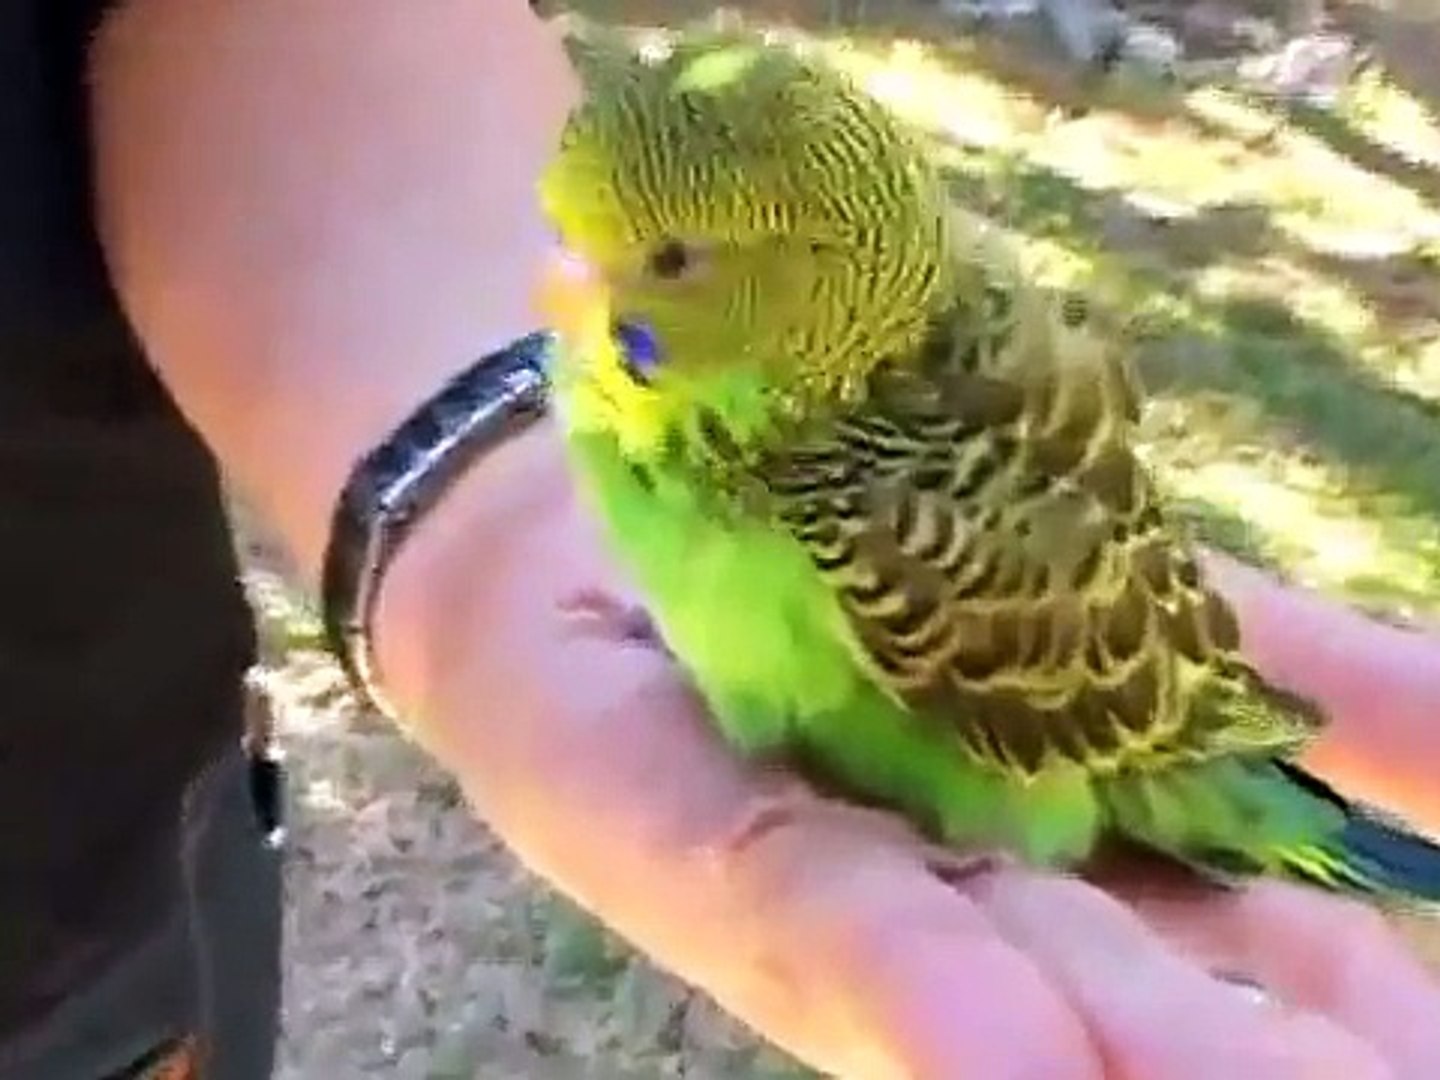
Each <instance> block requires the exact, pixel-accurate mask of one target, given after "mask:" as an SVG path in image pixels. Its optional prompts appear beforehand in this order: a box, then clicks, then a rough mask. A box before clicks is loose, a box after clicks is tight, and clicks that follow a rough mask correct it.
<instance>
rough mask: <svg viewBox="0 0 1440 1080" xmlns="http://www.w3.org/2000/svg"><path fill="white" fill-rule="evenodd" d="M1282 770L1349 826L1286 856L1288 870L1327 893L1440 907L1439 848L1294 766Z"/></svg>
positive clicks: (1286, 765)
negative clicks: (1328, 804)
mask: <svg viewBox="0 0 1440 1080" xmlns="http://www.w3.org/2000/svg"><path fill="white" fill-rule="evenodd" d="M1277 764H1278V765H1279V768H1280V770H1281V772H1283V773H1284V774H1285V776H1286V777H1287V778H1288V779H1289V780H1290V781H1291V782H1292V783H1294V784H1296V785H1297V786H1298V787H1301V788H1303V789H1305V790H1306V791H1308V792H1309V793H1311V794H1312V795H1315V796H1317V797H1320V798H1323V799H1326V800H1327V801H1330V802H1332V803H1335V804H1337V805H1339V806H1342V807H1343V808H1344V812H1345V824H1344V826H1343V828H1342V829H1341V830H1340V831H1339V833H1338V834H1336V835H1335V836H1334V838H1333V839H1331V840H1329V841H1328V842H1324V843H1320V844H1316V845H1314V846H1309V847H1304V848H1297V849H1294V850H1292V851H1288V852H1286V853H1285V855H1284V857H1283V866H1284V869H1285V870H1287V871H1288V872H1289V873H1290V874H1292V875H1293V876H1295V877H1297V878H1299V879H1301V880H1303V881H1306V882H1309V883H1310V884H1313V885H1319V886H1320V887H1322V888H1326V889H1331V890H1337V891H1340V892H1362V893H1370V894H1374V895H1376V896H1377V897H1379V898H1382V899H1383V898H1390V899H1396V900H1400V901H1406V900H1409V901H1420V902H1422V903H1425V904H1427V905H1429V904H1440V844H1437V843H1435V842H1434V841H1431V840H1428V839H1426V838H1425V837H1423V836H1421V835H1419V834H1418V833H1416V832H1413V831H1412V830H1410V829H1408V828H1406V827H1405V826H1404V825H1401V824H1398V823H1394V822H1391V821H1388V820H1386V819H1385V818H1384V817H1383V816H1381V815H1380V814H1379V813H1378V812H1376V811H1374V810H1371V809H1369V808H1368V807H1364V806H1361V805H1358V804H1357V803H1354V802H1350V801H1348V800H1346V799H1344V798H1343V797H1342V796H1341V795H1339V794H1338V793H1337V792H1335V791H1334V790H1333V789H1331V788H1330V787H1329V785H1327V784H1326V783H1324V781H1322V780H1320V779H1319V778H1318V777H1316V776H1313V775H1311V774H1310V773H1307V772H1305V771H1304V770H1303V769H1300V768H1298V767H1297V766H1295V765H1291V764H1286V763H1277Z"/></svg>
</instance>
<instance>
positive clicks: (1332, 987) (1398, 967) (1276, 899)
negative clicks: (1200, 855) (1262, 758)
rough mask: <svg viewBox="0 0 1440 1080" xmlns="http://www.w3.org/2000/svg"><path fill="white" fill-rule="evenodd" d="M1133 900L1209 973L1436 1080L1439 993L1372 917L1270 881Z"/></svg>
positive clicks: (1401, 1072) (1144, 893) (1405, 1073)
mask: <svg viewBox="0 0 1440 1080" xmlns="http://www.w3.org/2000/svg"><path fill="white" fill-rule="evenodd" d="M1131 898H1132V900H1133V902H1134V903H1135V904H1136V906H1137V908H1138V909H1139V910H1140V912H1141V913H1142V914H1143V915H1144V916H1145V917H1146V918H1147V919H1148V920H1149V921H1150V922H1151V923H1152V925H1154V926H1157V927H1159V928H1160V929H1162V930H1163V931H1164V932H1165V933H1166V934H1167V936H1169V937H1170V938H1171V939H1172V940H1174V941H1176V942H1179V943H1181V944H1182V945H1183V946H1184V947H1185V948H1186V949H1187V950H1189V951H1190V952H1191V953H1193V954H1194V955H1196V956H1198V957H1202V958H1203V960H1204V962H1205V963H1206V964H1207V965H1210V966H1215V967H1223V968H1225V969H1226V970H1234V971H1237V972H1240V973H1242V974H1244V975H1245V976H1247V977H1249V978H1252V979H1254V980H1255V981H1257V982H1259V983H1261V984H1263V985H1264V986H1265V987H1266V988H1267V989H1268V990H1270V991H1271V992H1273V993H1276V994H1278V995H1280V996H1281V997H1283V998H1285V999H1286V1000H1287V1001H1289V1002H1291V1003H1293V1004H1295V1005H1297V1006H1299V1007H1301V1008H1304V1009H1310V1010H1314V1011H1315V1012H1318V1013H1322V1014H1324V1015H1325V1016H1328V1017H1330V1018H1331V1019H1333V1020H1334V1021H1336V1022H1337V1023H1339V1024H1341V1025H1343V1026H1344V1027H1346V1028H1347V1029H1349V1030H1350V1031H1353V1032H1354V1033H1356V1034H1357V1035H1359V1036H1360V1037H1361V1038H1362V1039H1364V1040H1365V1041H1366V1042H1368V1043H1370V1044H1371V1045H1372V1046H1374V1047H1376V1048H1377V1049H1378V1050H1379V1051H1380V1052H1381V1053H1383V1054H1384V1055H1385V1057H1386V1059H1387V1060H1388V1061H1389V1062H1390V1064H1391V1066H1392V1067H1393V1068H1394V1069H1395V1071H1396V1075H1397V1076H1402V1077H1412V1076H1413V1077H1426V1078H1429V1077H1435V1076H1440V1023H1437V1022H1436V1017H1440V986H1437V985H1436V983H1435V982H1434V981H1433V980H1432V979H1431V977H1430V976H1429V975H1428V974H1427V973H1426V971H1425V969H1424V967H1423V966H1422V965H1421V963H1420V962H1419V960H1417V959H1416V958H1415V957H1414V956H1413V955H1412V954H1411V953H1410V951H1409V950H1408V949H1407V947H1406V946H1405V944H1404V943H1403V942H1402V941H1401V939H1400V938H1399V936H1398V935H1397V934H1396V933H1394V932H1393V930H1392V929H1391V928H1390V927H1389V926H1387V925H1386V923H1385V920H1384V918H1383V917H1382V916H1381V915H1379V914H1378V913H1377V912H1375V911H1373V910H1370V909H1367V908H1365V907H1363V906H1361V905H1359V904H1357V903H1354V902H1351V901H1345V900H1341V899H1339V898H1336V897H1331V896H1326V895H1323V894H1321V893H1319V892H1316V891H1314V890H1308V889H1301V888H1298V887H1291V886H1287V885H1282V884H1278V883H1275V882H1262V883H1257V884H1255V885H1253V886H1251V887H1249V888H1247V889H1244V890H1239V891H1236V892H1233V893H1223V894H1217V893H1213V892H1211V893H1208V894H1200V893H1196V892H1193V891H1178V890H1166V891H1164V892H1159V891H1155V890H1144V889H1137V890H1135V891H1133V892H1132V894H1131Z"/></svg>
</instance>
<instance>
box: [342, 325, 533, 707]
mask: <svg viewBox="0 0 1440 1080" xmlns="http://www.w3.org/2000/svg"><path fill="white" fill-rule="evenodd" d="M551 341H552V339H551V336H550V335H549V334H548V333H544V332H537V333H533V334H529V335H527V336H525V337H522V338H520V339H518V340H516V341H513V342H511V343H510V344H509V345H507V346H505V347H504V348H503V349H500V350H498V351H496V352H493V353H490V354H489V355H487V356H485V357H483V358H481V359H480V360H479V361H477V362H476V363H475V364H472V365H471V366H470V367H468V368H466V369H465V370H464V371H462V372H460V373H459V374H458V375H456V376H454V377H453V378H452V379H450V381H449V382H447V383H446V384H445V385H444V386H443V387H442V388H441V389H440V391H439V393H437V394H435V395H434V396H433V397H432V398H430V399H429V400H428V401H426V402H425V403H424V404H423V405H421V406H420V407H419V408H418V409H417V410H416V411H415V412H414V413H412V414H411V415H410V416H409V417H408V418H406V419H405V420H404V421H403V422H402V423H401V424H400V425H399V426H398V427H396V428H395V429H394V430H393V431H392V432H391V433H390V435H389V436H388V437H387V438H386V439H385V440H384V441H382V442H381V443H380V444H379V445H377V446H376V447H374V448H373V449H372V450H370V451H369V452H368V453H366V454H365V456H364V457H362V458H360V459H359V461H357V462H356V464H355V466H354V467H353V469H352V470H351V472H350V475H349V477H348V479H347V480H346V483H345V486H344V488H343V489H341V492H340V495H339V497H338V499H337V500H336V504H335V511H334V514H333V516H332V518H331V522H330V535H329V538H328V542H327V544H326V549H325V561H324V567H323V571H322V578H321V610H322V617H323V622H324V626H325V639H326V644H327V646H328V647H329V649H330V651H331V652H332V653H333V654H334V656H335V657H336V659H337V660H338V661H339V662H340V665H341V667H343V668H344V670H345V674H346V676H347V677H348V678H349V680H350V683H351V685H352V686H353V687H354V688H355V690H356V692H357V693H359V694H360V695H361V696H362V697H363V698H364V699H366V700H367V701H368V702H369V703H370V704H371V705H373V706H374V707H375V708H377V709H379V710H380V711H381V712H383V713H385V714H387V715H389V716H391V717H394V716H395V710H394V708H393V707H392V706H391V704H390V702H389V701H388V700H387V699H386V697H385V694H384V692H383V690H382V689H381V685H380V683H381V680H380V677H379V672H378V669H377V666H376V662H375V656H374V651H373V646H372V642H371V637H370V623H371V619H372V617H373V615H374V610H375V602H376V599H377V597H378V595H379V591H380V586H381V583H382V581H383V579H384V576H385V572H386V570H387V569H388V568H389V566H390V563H391V562H392V561H393V559H394V558H395V555H396V553H397V552H398V551H399V550H400V548H401V547H402V546H403V545H404V543H405V541H406V539H407V538H408V537H409V535H410V533H411V532H412V531H413V530H414V528H415V526H416V525H417V524H418V523H419V522H420V521H421V520H422V519H423V518H424V517H425V515H426V514H428V513H429V512H430V511H431V510H433V509H434V508H435V507H436V506H437V505H438V504H439V503H440V502H441V500H442V499H443V498H444V497H445V495H446V494H447V493H448V492H449V490H450V489H451V487H452V486H453V485H454V483H455V481H456V480H457V479H458V478H459V477H460V476H461V475H462V474H464V473H465V472H466V471H467V470H468V469H469V468H470V466H471V465H473V464H474V463H475V462H476V461H477V460H478V459H479V458H481V457H483V456H484V455H485V454H487V453H489V452H490V451H492V450H494V449H495V448H496V447H498V446H499V445H500V444H502V443H504V442H506V441H508V440H509V439H510V438H512V437H513V436H515V435H517V434H518V433H519V432H521V431H523V430H524V429H526V428H528V427H529V426H530V425H531V424H533V423H535V421H537V420H539V419H540V418H541V417H542V416H544V414H545V412H546V408H547V404H548V401H549V382H548V380H547V378H546V375H545V358H546V355H547V354H548V352H549V350H550V348H551Z"/></svg>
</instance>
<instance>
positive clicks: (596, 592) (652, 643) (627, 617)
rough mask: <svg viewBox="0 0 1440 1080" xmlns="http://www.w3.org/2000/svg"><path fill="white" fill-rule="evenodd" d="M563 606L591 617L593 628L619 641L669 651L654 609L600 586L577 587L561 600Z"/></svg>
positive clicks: (573, 613)
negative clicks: (647, 609) (651, 612)
mask: <svg viewBox="0 0 1440 1080" xmlns="http://www.w3.org/2000/svg"><path fill="white" fill-rule="evenodd" d="M560 610H561V611H563V612H564V613H565V614H567V615H571V616H574V617H575V618H577V619H585V620H587V621H589V622H590V623H591V624H592V626H593V629H594V630H596V631H597V632H599V633H601V634H603V635H605V636H606V637H610V638H613V639H615V640H618V641H624V642H630V643H633V644H636V645H644V646H646V647H647V648H652V649H656V650H658V651H660V652H664V653H668V652H669V651H670V650H669V649H668V648H667V647H666V645H665V641H664V639H663V638H661V636H660V631H659V630H658V629H657V628H656V626H655V620H653V619H652V618H651V617H650V613H649V612H648V611H646V610H645V609H644V608H643V607H641V606H640V605H639V604H631V603H628V602H627V601H625V600H622V599H620V597H618V596H616V595H615V594H614V593H612V592H609V591H608V590H605V589H601V588H599V587H597V586H587V587H585V588H583V589H577V590H576V591H575V592H573V593H571V594H570V595H569V596H567V597H565V598H564V599H562V600H561V601H560Z"/></svg>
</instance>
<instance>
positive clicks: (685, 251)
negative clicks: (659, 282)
mask: <svg viewBox="0 0 1440 1080" xmlns="http://www.w3.org/2000/svg"><path fill="white" fill-rule="evenodd" d="M691 261H692V260H691V257H690V249H689V248H687V247H686V246H685V245H684V244H682V243H681V242H680V241H679V240H666V241H665V242H664V243H662V244H661V245H660V246H659V247H657V248H656V249H655V250H654V251H652V252H651V253H650V263H649V266H650V273H652V274H654V275H655V276H656V277H658V278H661V279H663V280H665V281H673V280H675V279H676V278H678V277H683V276H684V274H685V271H686V270H688V269H690V264H691Z"/></svg>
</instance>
